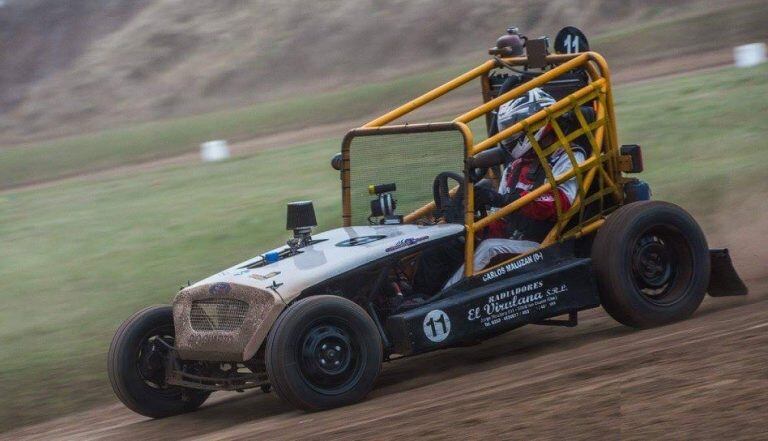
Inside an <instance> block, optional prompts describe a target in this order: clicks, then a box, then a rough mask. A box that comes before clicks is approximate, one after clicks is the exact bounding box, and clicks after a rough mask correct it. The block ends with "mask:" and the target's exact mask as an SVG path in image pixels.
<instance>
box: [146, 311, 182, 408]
mask: <svg viewBox="0 0 768 441" xmlns="http://www.w3.org/2000/svg"><path fill="white" fill-rule="evenodd" d="M159 340H162V341H163V342H165V343H166V344H168V345H170V346H173V343H174V335H173V328H172V327H169V326H161V327H157V328H154V329H152V330H150V331H149V332H147V333H146V334H145V336H144V337H143V338H142V339H141V342H140V343H139V348H138V352H137V354H136V371H137V372H138V374H139V378H140V379H141V381H142V382H144V384H145V385H146V386H147V387H149V388H151V389H154V391H155V393H157V394H161V395H167V396H168V397H170V398H174V397H177V396H178V395H179V394H180V393H181V390H180V389H179V388H177V387H169V386H168V385H167V384H166V382H165V363H164V360H163V358H164V357H167V356H168V348H167V347H166V345H164V344H163V343H161V342H160V341H159Z"/></svg>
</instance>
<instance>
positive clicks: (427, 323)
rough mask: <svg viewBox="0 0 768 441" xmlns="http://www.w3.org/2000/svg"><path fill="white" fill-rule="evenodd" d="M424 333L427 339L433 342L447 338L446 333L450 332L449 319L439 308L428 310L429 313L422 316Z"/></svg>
mask: <svg viewBox="0 0 768 441" xmlns="http://www.w3.org/2000/svg"><path fill="white" fill-rule="evenodd" d="M423 327H424V335H426V336H427V338H428V339H430V340H431V341H433V342H435V343H440V342H441V341H443V340H445V339H446V338H448V334H450V333H451V319H449V318H448V314H446V313H445V312H443V311H442V310H440V309H433V310H432V311H429V314H427V315H426V316H424V323H423Z"/></svg>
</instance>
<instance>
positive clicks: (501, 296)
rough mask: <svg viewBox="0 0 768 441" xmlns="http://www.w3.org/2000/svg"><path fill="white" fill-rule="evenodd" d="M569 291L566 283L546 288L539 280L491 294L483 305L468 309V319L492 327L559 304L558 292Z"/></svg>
mask: <svg viewBox="0 0 768 441" xmlns="http://www.w3.org/2000/svg"><path fill="white" fill-rule="evenodd" d="M566 291H568V286H567V285H566V284H564V283H563V284H561V285H558V286H556V287H551V288H546V289H545V288H544V281H543V280H537V281H534V282H530V283H526V284H524V285H520V286H516V287H514V288H510V289H508V290H505V291H502V292H499V293H496V294H491V295H489V296H488V297H486V299H485V303H484V304H483V305H482V306H475V307H472V308H469V310H467V320H468V321H470V322H475V321H477V322H480V324H481V325H482V326H483V327H492V326H495V325H498V324H500V323H502V322H503V321H506V320H514V319H517V318H519V317H521V316H526V315H528V314H530V313H531V312H532V311H536V310H544V309H547V308H550V307H554V306H555V305H556V304H557V296H558V294H561V293H564V292H566Z"/></svg>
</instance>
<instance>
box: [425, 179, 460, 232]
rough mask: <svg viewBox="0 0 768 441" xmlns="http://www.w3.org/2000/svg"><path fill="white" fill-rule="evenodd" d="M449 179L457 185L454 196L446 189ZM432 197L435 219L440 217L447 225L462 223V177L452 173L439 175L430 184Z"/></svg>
mask: <svg viewBox="0 0 768 441" xmlns="http://www.w3.org/2000/svg"><path fill="white" fill-rule="evenodd" d="M449 179H450V180H452V181H456V182H457V183H458V184H459V188H458V189H457V190H456V192H455V193H454V194H451V189H450V188H449V187H448V180H449ZM432 197H433V198H434V200H435V217H442V218H444V219H445V221H446V222H448V223H464V176H462V175H460V174H458V173H454V172H442V173H440V174H439V175H437V176H436V177H435V180H434V182H433V183H432Z"/></svg>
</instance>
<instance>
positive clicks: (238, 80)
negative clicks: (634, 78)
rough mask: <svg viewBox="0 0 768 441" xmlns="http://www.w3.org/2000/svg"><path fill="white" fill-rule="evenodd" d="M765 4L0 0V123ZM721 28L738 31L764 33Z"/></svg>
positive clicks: (369, 69)
mask: <svg viewBox="0 0 768 441" xmlns="http://www.w3.org/2000/svg"><path fill="white" fill-rule="evenodd" d="M765 4H766V2H765V1H764V0H763V1H755V0H738V1H734V2H729V3H728V4H727V5H724V4H722V3H720V4H718V2H710V1H703V0H680V1H676V2H667V1H663V0H652V1H640V0H632V1H621V2H619V1H615V0H555V1H545V0H524V1H517V2H496V3H490V2H483V3H478V2H475V1H469V0H457V1H452V2H450V3H448V2H442V1H440V0H408V1H406V0H393V1H381V0H363V1H359V0H355V1H351V0H328V1H323V2H310V1H306V0H220V1H217V2H210V1H206V0H184V1H183V2H182V1H179V0H109V1H106V2H100V3H99V7H95V6H94V3H93V2H91V1H88V0H71V1H68V2H67V3H66V6H63V5H62V4H61V3H60V2H57V1H55V0H32V1H22V0H11V2H10V3H9V5H8V6H6V7H5V8H2V9H0V25H1V26H0V27H1V28H2V31H0V38H2V40H3V44H2V45H0V60H2V61H0V71H1V72H3V74H2V75H0V90H3V91H4V92H3V93H0V133H2V134H4V135H6V139H9V140H12V139H14V138H15V139H20V138H28V137H30V136H32V135H37V136H40V135H41V134H47V136H50V135H52V134H56V133H72V132H77V131H81V130H85V129H95V128H101V127H105V126H108V125H110V124H114V123H116V122H119V123H125V122H130V121H146V120H150V119H156V118H164V117H168V116H174V115H180V114H189V113H195V112H202V111H207V110H210V109H214V108H225V107H229V106H232V105H241V104H247V103H252V102H255V101H261V100H265V99H270V98H275V97H277V96H284V95H287V94H296V93H298V92H307V91H316V90H318V89H322V90H328V89H333V88H337V87H340V86H347V85H349V84H356V83H365V82H371V81H378V80H381V79H383V78H390V77H393V76H396V75H401V74H402V73H403V72H413V71H417V70H423V69H426V68H433V67H435V66H440V65H443V64H444V63H445V62H446V61H456V60H466V59H467V57H473V58H481V57H482V56H483V52H482V51H478V49H483V48H486V47H489V46H491V45H492V43H493V42H494V40H495V38H496V37H497V36H498V34H499V33H500V32H503V29H504V28H505V27H506V26H508V25H509V24H515V25H518V26H520V27H521V28H522V29H523V30H525V31H527V32H528V33H529V34H530V35H537V34H539V33H542V32H544V31H546V32H550V33H551V32H554V31H555V30H556V29H558V28H559V27H560V26H562V25H565V24H574V25H578V26H582V27H584V28H585V29H588V30H589V33H590V34H592V35H594V34H597V33H601V32H603V33H605V32H609V33H613V34H617V33H618V34H619V35H620V34H621V33H623V32H624V31H625V30H627V29H630V28H632V27H634V28H637V25H638V23H639V24H641V26H642V24H645V23H654V22H658V21H659V20H670V19H674V18H675V17H685V16H689V15H694V16H695V15H697V14H698V15H700V14H703V13H706V12H708V11H712V10H721V9H724V8H725V9H727V10H731V9H743V10H744V13H743V14H742V15H741V16H740V17H739V18H738V19H739V20H740V21H739V22H738V23H741V24H743V23H744V21H743V19H749V17H751V16H753V14H752V13H753V12H754V11H757V10H761V9H766V8H764V7H763V6H765ZM744 5H749V7H748V8H746V9H745V7H744ZM725 24H727V23H725ZM725 28H726V29H727V31H728V32H729V33H730V34H733V33H736V34H737V35H736V38H735V40H739V39H743V40H747V39H748V38H747V37H743V38H741V36H745V35H752V34H754V33H755V32H764V31H760V30H759V29H762V28H764V26H762V27H761V26H725ZM715 32H721V31H715ZM649 38H650V39H656V38H658V39H660V40H663V39H664V36H663V35H660V36H655V35H654V36H649ZM715 40H716V39H715ZM637 43H638V42H634V44H637ZM641 43H642V42H641ZM688 43H689V42H686V44H688ZM624 44H625V42H619V44H618V45H616V44H614V46H615V49H616V50H614V52H616V53H620V52H621V50H620V47H623V45H624ZM608 49H609V50H610V49H611V48H608ZM640 49H642V45H641V48H640Z"/></svg>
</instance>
